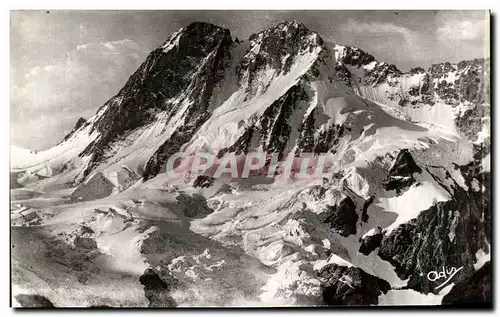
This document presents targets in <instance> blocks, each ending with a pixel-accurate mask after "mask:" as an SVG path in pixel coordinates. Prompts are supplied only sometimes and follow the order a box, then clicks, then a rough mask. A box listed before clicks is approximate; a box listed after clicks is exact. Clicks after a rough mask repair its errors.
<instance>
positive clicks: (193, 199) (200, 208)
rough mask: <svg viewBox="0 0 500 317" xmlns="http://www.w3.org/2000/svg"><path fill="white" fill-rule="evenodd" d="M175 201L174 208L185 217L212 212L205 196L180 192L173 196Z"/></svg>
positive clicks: (198, 216) (196, 216) (201, 216)
mask: <svg viewBox="0 0 500 317" xmlns="http://www.w3.org/2000/svg"><path fill="white" fill-rule="evenodd" d="M175 199H176V200H177V203H176V204H175V206H174V208H176V209H178V210H180V211H182V212H183V213H184V215H185V216H186V217H191V218H203V217H205V216H207V215H209V214H211V213H212V212H213V210H212V209H210V208H209V207H208V206H207V200H206V199H205V197H203V196H201V195H198V194H193V195H192V196H190V195H188V194H184V193H181V194H179V196H177V197H175Z"/></svg>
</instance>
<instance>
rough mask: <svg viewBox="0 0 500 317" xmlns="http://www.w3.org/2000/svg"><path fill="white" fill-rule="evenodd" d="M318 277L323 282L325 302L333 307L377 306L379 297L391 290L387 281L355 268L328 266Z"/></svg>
mask: <svg viewBox="0 0 500 317" xmlns="http://www.w3.org/2000/svg"><path fill="white" fill-rule="evenodd" d="M318 275H319V276H320V278H321V279H322V280H323V284H322V289H323V300H324V301H325V303H326V304H327V305H332V306H368V305H377V304H378V297H379V296H380V295H381V294H385V293H387V292H388V291H389V290H390V289H391V286H390V284H389V283H388V282H387V281H385V280H383V279H380V278H378V277H376V276H373V275H370V274H368V273H366V272H365V271H363V270H362V269H360V268H357V267H353V266H351V267H345V266H340V265H337V264H333V263H331V264H327V265H326V266H324V267H323V268H322V269H321V270H320V271H319V272H318Z"/></svg>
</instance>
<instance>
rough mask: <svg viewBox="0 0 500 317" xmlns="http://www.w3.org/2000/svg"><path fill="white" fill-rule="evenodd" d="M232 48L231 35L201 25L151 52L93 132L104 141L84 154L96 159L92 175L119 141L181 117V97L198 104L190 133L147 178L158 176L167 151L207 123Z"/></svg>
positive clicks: (190, 111)
mask: <svg viewBox="0 0 500 317" xmlns="http://www.w3.org/2000/svg"><path fill="white" fill-rule="evenodd" d="M231 44H232V40H231V36H230V32H229V30H227V29H223V28H221V27H218V26H215V25H212V24H208V23H201V22H197V23H192V24H190V25H188V26H187V27H185V28H183V29H182V30H181V31H180V32H179V33H178V34H174V35H173V36H172V38H171V39H169V40H167V42H166V43H164V45H162V46H160V47H159V48H157V49H155V50H154V51H153V52H151V54H150V55H149V56H148V57H147V59H146V61H145V62H144V63H143V64H142V65H141V66H140V67H139V69H138V70H137V71H136V72H135V73H134V74H133V75H132V76H131V77H130V78H129V80H128V81H127V83H126V84H125V86H124V87H123V88H122V89H121V90H120V91H119V92H118V94H117V95H116V96H114V97H113V98H111V99H110V100H109V101H108V102H106V103H105V104H104V106H103V107H102V108H101V110H100V111H102V112H103V113H102V115H101V117H100V119H99V121H98V122H96V123H95V124H94V126H93V130H94V129H96V130H97V131H99V132H100V133H101V136H100V137H99V139H97V140H96V142H94V143H93V144H90V145H89V146H88V147H87V148H86V149H85V150H84V151H83V152H82V153H81V155H86V154H92V162H91V163H90V164H89V167H88V170H91V169H92V168H93V167H94V166H95V165H97V164H98V163H99V162H101V161H102V160H104V159H106V158H105V157H104V155H105V153H106V149H108V148H109V146H110V144H111V143H112V142H113V141H115V140H117V139H119V138H120V137H122V136H125V135H126V134H127V133H129V132H131V131H132V130H134V129H136V128H138V127H140V126H144V125H145V124H148V123H149V122H151V121H152V120H154V119H155V114H156V112H158V111H167V112H169V113H171V114H172V113H175V111H176V110H177V107H178V106H179V104H180V102H179V100H177V99H179V98H176V97H179V96H181V95H182V96H181V98H180V99H185V98H190V99H191V100H192V101H193V102H192V106H191V107H190V108H189V109H188V110H187V114H186V120H185V121H186V122H185V126H184V127H183V129H184V131H179V134H177V135H174V136H172V138H171V140H168V141H167V142H166V143H168V146H165V147H163V148H161V149H160V150H159V153H156V154H155V157H154V159H153V160H152V162H151V163H148V165H147V167H146V172H145V178H146V179H148V178H149V177H152V176H155V175H156V173H157V172H158V170H159V169H160V168H159V167H158V166H157V165H161V164H162V163H163V160H162V157H159V156H161V154H162V153H163V152H164V150H165V148H168V149H169V148H171V147H173V146H174V145H177V144H178V143H181V144H182V143H184V142H183V141H185V140H184V139H182V140H179V139H180V138H181V135H182V137H184V135H186V136H185V138H187V139H189V138H190V136H191V135H192V133H194V131H195V130H196V129H197V128H198V127H199V126H200V125H201V124H202V123H203V122H204V121H205V120H206V118H207V115H208V113H207V108H208V106H209V101H210V97H211V95H212V92H213V89H214V87H215V86H216V85H217V83H218V82H219V81H220V80H221V79H222V78H223V76H224V68H225V67H226V66H227V63H228V60H229V47H230V46H231ZM170 46H171V47H170ZM173 100H177V101H173ZM177 150H178V149H175V150H174V152H176V151H177ZM87 173H88V172H87Z"/></svg>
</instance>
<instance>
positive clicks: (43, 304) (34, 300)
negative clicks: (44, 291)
mask: <svg viewBox="0 0 500 317" xmlns="http://www.w3.org/2000/svg"><path fill="white" fill-rule="evenodd" d="M15 298H16V300H17V301H18V302H19V304H20V305H21V307H30V308H53V307H54V304H52V302H51V301H50V300H49V299H48V298H47V297H45V296H42V295H28V294H19V295H16V296H15Z"/></svg>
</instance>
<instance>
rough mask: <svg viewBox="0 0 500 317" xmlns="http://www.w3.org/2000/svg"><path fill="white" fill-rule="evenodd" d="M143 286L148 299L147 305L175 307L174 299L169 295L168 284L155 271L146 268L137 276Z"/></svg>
mask: <svg viewBox="0 0 500 317" xmlns="http://www.w3.org/2000/svg"><path fill="white" fill-rule="evenodd" d="M139 282H140V283H141V284H142V285H143V286H144V295H145V296H146V298H147V299H148V301H149V307H175V306H177V304H176V302H175V300H174V299H173V298H172V296H171V295H170V286H169V285H168V284H167V283H165V282H164V281H163V280H162V279H161V278H160V276H159V275H158V274H156V272H154V271H153V270H152V269H150V268H148V269H146V270H145V271H144V274H142V275H141V277H140V278H139Z"/></svg>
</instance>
